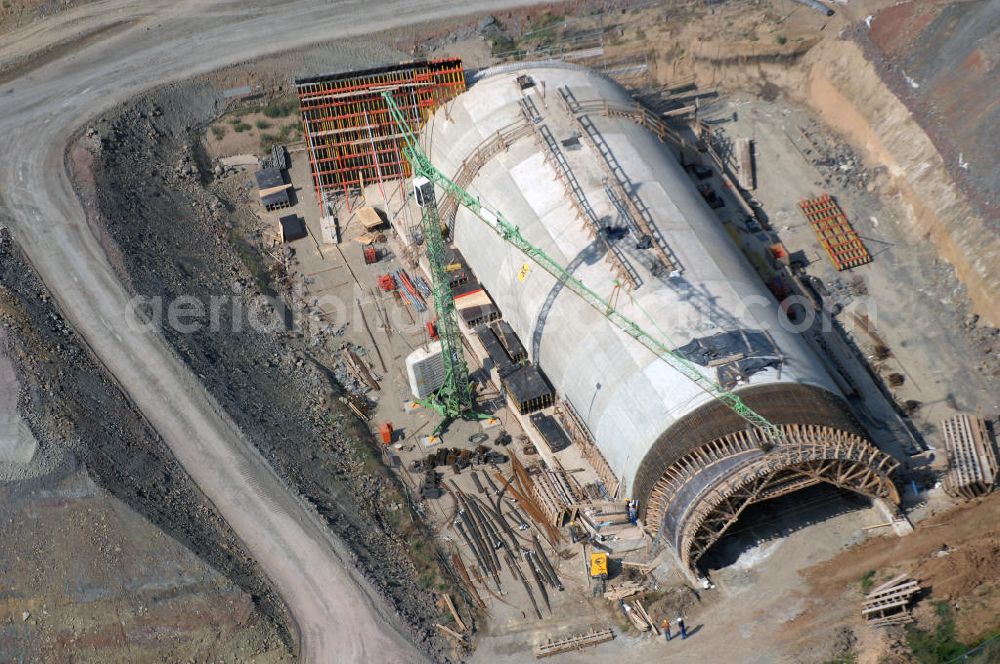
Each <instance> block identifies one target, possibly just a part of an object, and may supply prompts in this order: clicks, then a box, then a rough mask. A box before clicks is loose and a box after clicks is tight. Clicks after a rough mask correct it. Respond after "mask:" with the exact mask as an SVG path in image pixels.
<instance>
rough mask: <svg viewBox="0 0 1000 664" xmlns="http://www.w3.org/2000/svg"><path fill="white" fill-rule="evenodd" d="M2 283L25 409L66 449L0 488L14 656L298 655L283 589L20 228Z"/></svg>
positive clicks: (0, 618)
mask: <svg viewBox="0 0 1000 664" xmlns="http://www.w3.org/2000/svg"><path fill="white" fill-rule="evenodd" d="M0 284H2V286H0V319H2V321H3V325H4V328H5V332H6V333H7V335H6V339H7V341H6V347H5V349H4V352H5V353H6V354H7V355H8V356H9V357H10V358H11V360H12V362H13V364H14V366H15V369H16V371H17V375H18V382H19V384H20V390H19V399H18V402H19V406H18V408H19V411H20V413H21V415H22V416H23V417H24V418H25V420H26V422H27V424H28V426H29V427H30V429H31V431H32V433H33V435H34V436H35V438H36V439H37V441H38V445H39V448H40V450H41V451H40V452H38V453H36V454H45V455H46V456H47V457H48V458H50V459H51V460H52V463H51V464H49V466H48V467H47V474H45V475H44V476H42V477H38V478H36V479H32V480H28V481H21V482H15V483H11V484H7V485H4V486H2V487H0V495H2V500H0V531H2V532H0V557H2V559H3V560H4V561H5V562H4V566H3V586H4V587H3V592H2V594H0V597H2V604H0V623H2V625H3V627H2V629H0V659H3V660H5V661H6V660H7V659H10V660H11V661H67V660H68V659H70V658H71V657H76V658H79V660H80V661H92V662H105V661H155V660H158V659H160V658H162V657H164V656H169V655H170V654H171V653H177V654H182V653H187V654H188V655H189V656H191V657H193V658H196V659H199V658H208V657H212V658H215V657H218V658H220V659H223V660H224V661H243V660H244V659H247V658H249V659H253V658H255V657H257V656H260V657H262V658H263V659H260V660H259V661H283V660H284V659H287V658H288V657H289V650H288V648H289V646H290V638H289V635H288V634H287V632H284V631H283V630H284V625H285V623H286V619H285V617H284V608H283V605H282V604H281V602H280V600H277V599H276V598H275V597H274V596H273V594H272V593H271V591H270V590H269V589H268V587H267V583H266V581H265V580H264V578H263V575H262V574H261V573H260V571H259V569H258V568H257V566H256V564H255V563H254V562H253V561H252V560H250V559H249V558H248V557H247V556H246V555H245V554H244V553H243V552H242V551H241V547H240V545H239V543H238V541H237V540H236V538H235V536H234V535H233V533H232V532H231V531H230V530H229V528H228V526H227V525H226V524H225V522H224V521H222V520H221V519H220V518H219V516H218V515H217V514H216V513H215V510H214V509H213V508H212V506H211V504H209V503H208V501H207V500H205V498H204V496H202V495H201V493H200V492H199V491H198V490H197V489H196V488H194V486H193V484H192V483H191V482H190V480H189V479H188V477H187V475H186V473H185V472H184V471H183V469H182V468H181V467H180V466H179V465H178V464H177V462H176V460H175V459H174V458H173V457H172V456H171V455H170V453H169V452H168V451H167V450H166V447H165V446H164V445H163V443H162V441H160V440H159V439H158V437H157V436H156V434H155V433H154V432H152V431H151V430H150V429H149V427H148V425H147V424H146V423H145V421H144V420H143V419H142V417H141V416H140V415H139V414H138V413H136V412H135V410H134V409H133V407H132V406H131V404H130V403H129V402H128V401H127V400H126V399H125V398H124V396H123V395H122V394H121V392H120V391H119V389H118V388H117V386H116V385H115V384H114V383H113V382H112V381H111V380H110V379H109V378H108V377H107V375H106V374H105V373H104V371H103V370H102V369H101V368H100V367H99V366H97V365H96V363H95V362H94V361H93V360H92V359H91V357H90V356H89V354H88V352H87V350H86V348H85V346H84V345H83V344H82V342H81V341H80V339H79V338H78V337H77V336H76V334H75V333H74V332H73V331H72V330H71V329H70V328H69V327H68V326H67V325H66V324H65V323H64V322H63V319H62V316H61V315H60V312H59V310H58V308H57V307H56V306H55V305H54V304H53V303H52V301H51V299H50V297H49V295H48V293H47V292H46V290H45V287H44V286H43V285H42V284H41V282H40V281H39V280H38V279H37V277H36V276H35V275H34V273H33V271H32V269H31V267H30V265H28V264H27V263H26V262H25V261H24V257H23V255H22V254H21V253H20V251H19V250H18V248H17V246H16V245H15V244H14V243H13V242H12V240H11V239H10V237H9V235H8V233H7V231H2V232H0ZM95 483H96V485H95ZM98 485H99V486H98ZM154 524H155V525H154ZM160 529H162V530H160ZM165 532H168V533H170V535H169V536H168V535H166V534H165Z"/></svg>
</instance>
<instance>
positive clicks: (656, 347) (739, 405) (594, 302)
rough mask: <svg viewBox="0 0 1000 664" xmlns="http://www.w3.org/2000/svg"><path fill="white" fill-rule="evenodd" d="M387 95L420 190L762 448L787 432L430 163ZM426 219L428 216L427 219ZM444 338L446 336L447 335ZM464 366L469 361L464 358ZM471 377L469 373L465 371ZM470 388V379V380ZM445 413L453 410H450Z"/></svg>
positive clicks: (442, 288) (437, 286)
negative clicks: (742, 425) (738, 423)
mask: <svg viewBox="0 0 1000 664" xmlns="http://www.w3.org/2000/svg"><path fill="white" fill-rule="evenodd" d="M382 96H383V97H384V98H385V101H386V104H387V105H388V108H389V112H390V114H391V115H392V118H393V121H394V122H395V123H396V128H397V130H398V131H399V133H400V135H401V136H402V139H403V143H404V145H403V156H404V157H405V158H406V160H407V161H408V162H409V163H410V166H411V168H412V170H413V177H414V178H415V181H416V180H419V181H420V182H421V183H422V186H421V190H424V189H432V188H433V185H437V186H438V187H440V188H441V189H442V190H443V191H444V193H445V194H446V195H448V196H452V197H454V199H455V200H456V201H457V202H458V203H459V205H462V206H463V207H465V208H467V209H468V210H469V211H470V212H472V213H473V214H475V215H476V216H477V217H479V219H480V220H481V221H482V222H483V223H485V224H486V225H487V226H489V227H490V229H492V230H493V232H494V233H496V234H497V235H499V236H500V237H501V238H502V239H503V240H504V241H506V242H507V243H508V244H511V245H513V246H514V247H516V248H517V249H518V250H520V251H521V253H523V254H524V255H525V256H527V257H528V258H529V259H531V261H533V262H534V263H535V264H536V265H538V266H539V267H541V268H542V269H543V270H545V271H546V272H548V273H549V274H550V275H552V276H553V277H554V278H555V279H556V281H558V282H559V283H561V284H562V285H563V287H565V288H567V289H569V290H570V291H572V292H573V293H575V294H576V295H577V296H578V297H580V298H581V299H582V300H583V301H584V302H586V303H587V304H589V305H590V306H591V307H593V308H594V309H596V310H597V311H598V312H599V313H600V314H601V315H602V316H604V317H605V318H606V319H608V320H609V321H610V322H611V323H612V324H613V325H614V326H615V327H617V328H618V329H620V330H622V331H623V332H625V333H626V334H628V335H629V336H630V337H632V338H633V339H635V340H636V341H638V342H639V343H641V344H642V345H643V346H645V347H646V348H647V349H649V350H650V351H651V352H652V353H653V354H654V355H656V356H657V357H659V358H660V359H662V360H663V361H664V362H666V363H667V364H669V365H670V366H671V367H673V368H674V369H675V370H677V371H678V372H680V373H681V374H683V375H684V376H686V377H687V378H688V379H690V380H691V381H692V382H693V383H695V385H697V386H698V387H699V388H701V389H702V390H703V391H705V392H706V393H708V394H709V395H711V396H712V397H713V398H715V399H716V400H717V401H719V402H721V403H722V404H724V405H725V406H727V407H729V408H730V409H731V410H732V411H733V412H734V413H736V414H737V415H739V416H740V417H741V418H743V419H744V420H746V421H747V422H748V423H749V424H750V425H752V426H753V427H755V428H756V429H757V431H759V432H760V435H761V439H760V446H761V447H763V448H765V449H768V448H770V447H771V446H772V445H773V444H774V443H775V442H777V441H779V440H780V439H781V438H782V437H783V435H784V434H783V433H782V431H781V429H780V428H778V426H777V425H775V424H772V423H771V422H770V421H768V420H767V419H766V418H765V417H764V416H763V415H761V414H759V413H757V412H756V411H754V410H753V409H752V408H750V407H749V406H747V405H746V404H745V403H744V402H743V400H742V399H741V398H740V397H739V395H737V394H736V393H734V392H731V391H729V390H727V389H725V388H723V387H722V386H721V385H719V384H717V383H716V382H715V381H713V380H711V379H710V378H708V377H707V376H705V374H703V373H702V372H701V370H700V369H698V367H697V366H696V365H695V364H694V363H693V362H691V361H690V360H689V359H687V358H686V357H684V356H683V355H681V354H680V353H678V352H676V351H675V350H673V349H672V348H671V347H670V346H668V345H667V344H666V343H665V342H664V341H661V340H660V339H658V338H656V337H655V336H653V335H652V334H650V333H649V332H647V331H646V330H644V329H643V328H642V327H640V326H639V325H638V324H637V323H636V322H634V321H633V320H631V319H630V318H628V317H627V316H625V315H624V314H622V313H621V312H620V311H618V310H617V309H616V308H615V307H614V306H613V305H612V303H611V302H609V301H608V300H607V299H605V298H603V297H601V296H600V295H598V294H597V293H596V292H595V291H593V290H591V289H590V288H589V287H588V286H586V285H585V284H584V283H583V282H582V281H580V280H579V279H577V278H576V277H574V276H573V275H572V273H570V272H569V271H568V270H567V269H566V268H564V267H563V266H562V265H560V264H559V263H558V262H557V261H555V260H554V259H553V258H552V257H551V256H549V255H548V254H546V253H545V252H544V251H542V250H541V249H539V248H538V247H536V246H535V245H533V244H531V243H530V242H528V241H527V240H526V239H524V237H523V236H522V235H521V231H520V229H519V228H518V227H517V226H516V225H514V224H513V223H511V222H510V221H508V220H507V218H506V217H504V216H503V214H502V213H500V212H499V211H497V210H493V209H491V208H488V207H486V206H485V205H483V204H482V202H481V201H480V200H479V199H478V198H477V197H475V196H473V195H472V194H470V193H469V192H467V191H465V190H464V189H463V188H462V187H460V186H458V185H457V184H455V183H454V182H453V181H452V180H451V179H450V178H448V176H446V175H445V174H444V173H442V172H441V171H439V170H438V169H437V168H436V167H435V166H434V164H432V163H431V160H430V157H428V156H427V154H426V153H425V152H424V151H423V149H422V148H421V147H420V143H419V142H418V141H417V137H416V135H414V133H413V131H412V129H411V128H410V124H409V122H408V121H407V119H406V117H405V116H404V115H403V112H402V111H401V110H400V108H399V106H398V105H397V104H396V101H395V99H393V97H392V94H391V93H390V92H388V91H387V92H383V93H382ZM434 217H435V221H436V220H437V214H436V209H435V214H434ZM425 219H426V217H425ZM436 223H437V227H436V231H437V232H436V233H428V232H427V231H426V225H425V232H424V234H425V241H426V236H427V235H433V236H434V237H436V238H437V240H438V241H439V242H440V243H441V244H440V247H439V249H440V253H439V254H438V258H437V260H438V261H440V263H439V264H438V265H437V266H435V258H434V257H433V256H432V255H431V249H430V245H428V260H429V261H430V263H431V270H432V272H433V277H434V282H435V283H434V293H435V305H437V302H438V293H439V292H440V293H441V298H442V299H443V300H447V301H450V302H451V311H454V299H453V298H452V295H451V290H450V288H449V286H448V284H447V280H446V279H445V280H444V282H442V283H439V282H438V274H439V272H440V274H441V275H442V276H444V256H443V252H444V242H443V239H442V238H441V231H440V222H439V221H436ZM438 316H439V317H440V316H441V311H440V310H439V311H438ZM454 329H455V334H458V324H457V322H456V323H455V328H454ZM442 339H443V337H442ZM455 342H457V345H454V346H453V347H454V348H456V349H457V350H458V352H459V354H460V355H461V341H460V339H456V340H455V341H453V344H454V343H455ZM461 361H462V365H463V367H464V366H465V364H464V359H461ZM463 375H465V376H467V375H468V372H467V370H466V373H465V374H463ZM465 385H466V386H467V385H468V383H467V382H466V383H465ZM460 389H461V388H460V387H448V386H447V385H446V386H445V387H444V388H442V390H448V392H447V393H449V394H450V393H458V392H459V391H460ZM445 416H446V417H448V416H449V413H446V414H445ZM458 416H460V413H459V412H455V413H454V414H453V415H451V417H458Z"/></svg>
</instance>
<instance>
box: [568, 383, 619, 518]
mask: <svg viewBox="0 0 1000 664" xmlns="http://www.w3.org/2000/svg"><path fill="white" fill-rule="evenodd" d="M554 414H555V416H556V419H557V420H559V423H560V424H561V425H562V427H563V429H565V430H566V433H567V434H569V439H570V440H571V441H573V442H574V443H576V444H577V445H579V446H580V452H581V453H582V454H583V458H584V459H586V460H587V462H588V463H590V466H591V468H593V469H594V472H595V473H597V477H598V478H600V480H601V482H602V483H603V484H604V488H605V491H607V493H608V497H609V498H611V499H614V498H615V497H616V496H617V495H618V490H619V481H618V477H617V476H616V475H615V473H614V471H613V470H611V464H609V463H608V460H607V458H605V456H604V454H603V453H602V452H601V450H600V448H599V447H598V446H597V442H596V441H595V440H594V435H593V434H592V433H591V432H590V428H589V427H588V426H587V425H586V423H585V422H584V421H583V418H582V417H580V415H579V413H577V412H576V408H574V407H573V404H571V403H570V402H568V401H566V400H565V399H559V400H558V401H557V402H556V406H555V413H554Z"/></svg>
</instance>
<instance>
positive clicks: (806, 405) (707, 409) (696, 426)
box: [632, 383, 867, 518]
mask: <svg viewBox="0 0 1000 664" xmlns="http://www.w3.org/2000/svg"><path fill="white" fill-rule="evenodd" d="M739 394H740V398H742V399H743V401H744V402H746V404H747V405H748V406H750V407H751V408H753V409H754V410H755V411H757V412H758V413H760V414H761V415H763V416H764V417H766V418H767V419H768V420H770V421H771V422H773V423H774V424H821V425H825V426H829V427H834V428H837V429H841V430H843V431H847V432H851V433H856V434H858V435H860V436H864V437H867V434H866V433H865V431H864V429H863V428H862V427H861V425H860V424H859V423H858V422H857V420H855V419H854V417H853V416H852V415H851V412H850V410H849V408H848V406H847V403H846V402H844V400H843V399H842V398H840V397H838V396H837V395H835V394H832V393H831V392H828V391H826V390H824V389H822V388H819V387H813V386H811V385H794V384H787V383H782V384H777V385H760V386H755V387H750V388H747V389H745V390H740V393H739ZM748 426H749V425H748V424H747V422H746V421H745V420H743V419H742V418H741V417H740V416H738V415H737V414H736V413H734V412H733V411H732V410H730V409H729V408H728V407H727V406H725V405H724V404H722V403H720V402H712V403H709V404H706V405H704V406H702V407H701V408H698V409H697V410H695V411H694V412H693V413H690V414H689V415H686V416H685V417H683V418H681V419H680V420H679V421H678V422H676V423H675V424H674V425H673V426H671V427H670V428H668V429H667V430H666V431H664V432H663V433H662V434H661V435H660V437H659V438H657V439H656V442H654V443H653V446H652V447H651V448H650V450H649V452H648V453H647V454H646V457H645V458H644V459H643V460H642V463H641V464H640V465H639V470H638V472H637V473H636V477H635V486H634V487H633V490H632V496H633V497H634V498H636V499H638V500H639V507H640V515H641V516H642V518H645V516H646V507H647V506H648V504H649V496H650V492H651V491H652V489H653V486H654V485H655V484H656V482H657V481H658V480H659V479H660V477H662V476H663V473H664V472H666V470H667V468H669V467H670V464H672V463H674V462H675V461H677V460H678V459H680V458H681V457H682V456H684V455H685V454H688V453H689V452H691V451H692V450H694V449H695V448H697V447H698V446H699V445H704V444H705V443H708V442H710V441H712V440H715V439H716V438H721V437H722V436H725V435H727V434H730V433H733V432H735V431H739V430H741V429H745V428H747V427H748Z"/></svg>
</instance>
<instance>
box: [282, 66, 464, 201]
mask: <svg viewBox="0 0 1000 664" xmlns="http://www.w3.org/2000/svg"><path fill="white" fill-rule="evenodd" d="M295 88H296V92H297V94H298V98H299V109H300V112H301V114H302V123H303V125H304V129H305V136H306V148H307V149H308V151H309V161H310V163H311V164H312V174H313V185H314V187H315V189H316V198H317V201H318V202H319V203H320V205H321V206H322V204H323V200H324V194H326V195H327V196H330V195H341V194H344V195H346V194H349V193H350V192H351V191H353V190H357V189H360V188H361V187H363V186H364V185H365V184H374V183H380V184H381V183H382V182H385V181H386V180H397V179H400V178H403V177H408V176H409V175H410V167H409V164H408V163H407V162H406V160H405V159H404V158H403V154H402V149H401V144H400V139H401V136H400V134H399V133H398V131H397V129H396V126H395V124H394V123H393V120H392V117H391V116H390V114H389V109H388V108H387V106H386V103H385V100H384V99H383V97H382V93H383V92H385V91H387V90H389V91H392V94H393V97H394V99H395V100H396V103H397V104H398V105H399V108H400V109H401V110H402V111H403V114H404V115H405V116H406V118H407V119H408V120H409V122H410V126H411V128H412V129H413V130H414V131H417V130H418V129H419V128H420V126H421V125H422V124H423V122H424V121H425V120H426V119H427V118H428V117H429V116H430V115H431V113H433V112H434V111H435V109H437V108H438V107H439V106H440V105H441V104H443V103H444V102H446V101H448V100H449V99H452V98H454V97H455V96H456V95H458V94H461V93H462V92H464V91H465V71H464V69H463V68H462V61H461V60H459V59H448V60H434V61H418V62H409V63H403V64H399V65H392V66H389V67H379V68H377V69H367V70H363V71H352V72H345V73H341V74H328V75H323V76H315V77H309V78H299V79H296V81H295Z"/></svg>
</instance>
